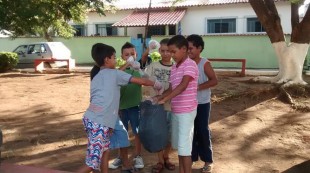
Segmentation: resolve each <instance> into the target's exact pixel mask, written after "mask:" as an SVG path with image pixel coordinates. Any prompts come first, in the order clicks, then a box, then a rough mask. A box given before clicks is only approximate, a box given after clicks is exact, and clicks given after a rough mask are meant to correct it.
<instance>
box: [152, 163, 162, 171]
mask: <svg viewBox="0 0 310 173" xmlns="http://www.w3.org/2000/svg"><path fill="white" fill-rule="evenodd" d="M163 170H164V164H162V163H160V162H158V163H157V164H156V165H155V166H154V167H153V168H152V173H160V172H162V171H163Z"/></svg>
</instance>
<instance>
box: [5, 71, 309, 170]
mask: <svg viewBox="0 0 310 173" xmlns="http://www.w3.org/2000/svg"><path fill="white" fill-rule="evenodd" d="M217 75H218V78H219V84H218V86H216V87H215V88H213V97H212V100H213V105H212V114H211V124H210V127H211V129H212V140H213V150H214V161H215V163H214V171H213V172H214V173H228V172H229V173H243V172H244V173H249V172H250V173H251V172H255V173H256V172H259V173H260V172H266V173H267V172H271V173H278V172H285V173H293V172H296V173H303V172H308V173H309V172H310V113H309V112H301V111H296V110H295V109H293V108H292V107H291V106H290V105H288V104H285V103H283V102H281V101H279V100H278V99H276V95H277V94H276V93H277V92H275V91H274V90H272V89H271V88H272V87H273V85H271V84H258V83H252V82H249V79H250V78H251V77H249V76H247V77H238V76H236V75H234V74H223V73H221V74H217ZM304 79H305V80H306V81H307V82H308V83H310V77H309V76H305V77H304ZM89 83H90V79H89V74H87V73H72V74H34V73H20V72H10V73H2V74H0V126H1V129H2V131H3V136H4V138H3V140H4V144H3V146H2V156H1V157H2V158H1V159H2V162H10V163H16V164H22V165H34V166H38V167H47V168H52V169H57V170H65V171H72V172H74V171H75V170H77V169H78V168H79V167H80V166H81V165H83V163H84V157H85V148H86V135H85V132H84V130H83V126H82V122H81V117H82V115H83V113H84V111H85V110H86V108H87V106H88V102H89ZM302 101H303V104H306V105H309V106H310V99H309V97H304V98H303V100H302ZM132 149H133V147H131V149H130V150H131V151H130V153H132ZM116 155H117V151H112V155H111V161H112V159H113V158H114V157H115V156H116ZM142 156H143V158H144V162H145V168H144V169H142V170H141V171H140V172H143V173H149V172H151V171H150V170H151V167H152V165H154V164H156V162H157V159H156V155H155V154H152V153H148V152H146V151H143V154H142ZM130 157H131V158H132V156H131V155H130ZM171 159H172V161H173V162H174V163H175V164H176V166H177V169H178V161H177V152H176V151H173V152H172V154H171ZM201 167H202V162H198V163H196V164H194V165H193V170H194V171H193V172H197V173H198V172H200V170H199V168H201ZM111 172H112V173H115V172H119V170H115V171H111ZM168 172H170V173H175V172H177V171H167V170H165V171H164V173H168Z"/></svg>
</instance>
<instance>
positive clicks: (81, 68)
mask: <svg viewBox="0 0 310 173" xmlns="http://www.w3.org/2000/svg"><path fill="white" fill-rule="evenodd" d="M91 69H92V67H91V66H77V67H75V68H74V70H73V71H72V72H77V73H89V72H90V70H91ZM14 71H18V72H28V73H34V68H24V69H15V70H14ZM214 71H215V72H218V73H221V72H231V73H240V69H214ZM277 73H278V70H277V69H246V70H245V74H246V75H250V76H259V75H263V76H273V75H277Z"/></svg>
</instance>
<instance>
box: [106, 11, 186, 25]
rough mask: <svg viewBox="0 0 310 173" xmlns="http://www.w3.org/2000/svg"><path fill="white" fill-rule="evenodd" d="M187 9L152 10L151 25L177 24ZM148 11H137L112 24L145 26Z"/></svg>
mask: <svg viewBox="0 0 310 173" xmlns="http://www.w3.org/2000/svg"><path fill="white" fill-rule="evenodd" d="M185 12H186V10H185V9H176V10H174V11H171V10H169V9H167V10H156V11H153V10H152V11H150V18H149V26H160V25H176V24H177V23H179V22H180V20H181V19H182V18H183V16H184V15H185ZM147 15H148V11H146V10H143V11H135V12H133V13H132V14H130V15H128V16H127V17H125V18H123V19H122V20H120V21H118V22H116V23H114V24H113V25H112V26H115V27H143V26H146V23H147Z"/></svg>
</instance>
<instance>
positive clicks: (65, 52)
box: [13, 42, 75, 68]
mask: <svg viewBox="0 0 310 173" xmlns="http://www.w3.org/2000/svg"><path fill="white" fill-rule="evenodd" d="M13 52H15V53H17V54H18V58H19V62H18V64H17V67H20V68H26V67H28V68H33V67H34V60H35V59H40V58H46V59H70V66H71V67H72V66H73V67H74V66H75V61H74V59H72V58H71V51H70V50H69V49H68V48H67V47H66V46H65V45H64V44H63V43H62V42H38V43H29V44H22V45H19V46H18V47H17V48H16V49H14V51H13ZM71 60H72V61H71ZM54 64H55V65H56V66H57V67H61V66H65V65H67V64H66V62H61V61H57V62H55V63H54Z"/></svg>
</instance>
